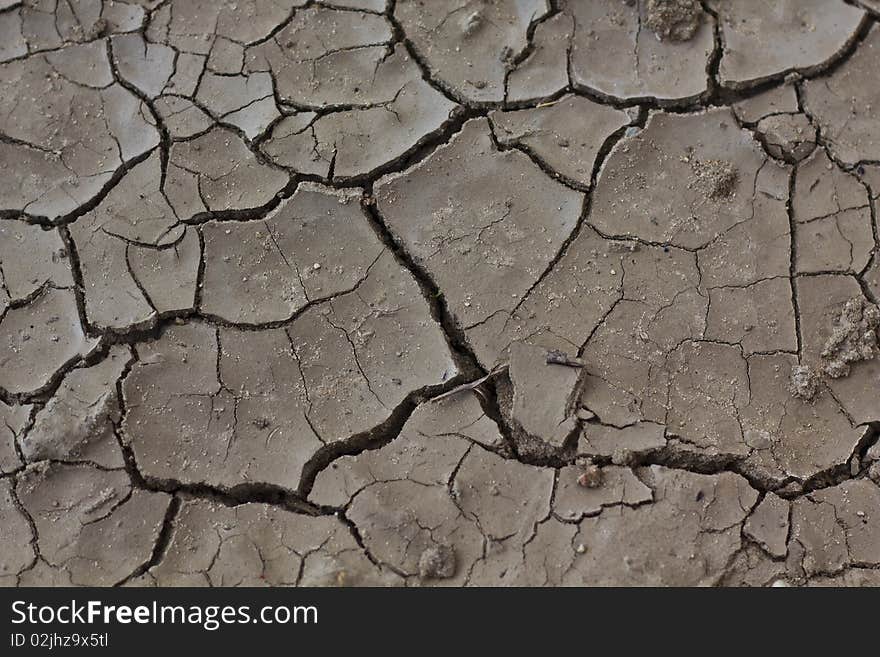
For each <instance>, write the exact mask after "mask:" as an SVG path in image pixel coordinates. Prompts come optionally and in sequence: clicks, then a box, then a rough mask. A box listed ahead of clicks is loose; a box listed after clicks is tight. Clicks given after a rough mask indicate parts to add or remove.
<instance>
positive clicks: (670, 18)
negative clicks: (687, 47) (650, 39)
mask: <svg viewBox="0 0 880 657" xmlns="http://www.w3.org/2000/svg"><path fill="white" fill-rule="evenodd" d="M702 16H703V14H702V12H701V11H700V4H699V3H698V2H697V0H648V20H647V26H648V28H649V29H650V30H651V31H652V32H654V34H656V35H657V38H658V39H659V40H660V41H690V40H691V39H692V38H693V36H694V34H696V32H697V29H698V28H699V27H700V21H701V19H702Z"/></svg>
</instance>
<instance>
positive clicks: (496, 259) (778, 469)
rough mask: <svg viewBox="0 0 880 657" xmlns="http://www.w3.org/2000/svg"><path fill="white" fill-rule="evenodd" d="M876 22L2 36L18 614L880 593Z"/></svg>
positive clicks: (171, 1) (447, 23) (596, 11)
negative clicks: (339, 600)
mask: <svg viewBox="0 0 880 657" xmlns="http://www.w3.org/2000/svg"><path fill="white" fill-rule="evenodd" d="M878 11H880V6H878V4H877V3H876V2H874V1H872V0H863V1H861V2H859V1H851V2H850V1H845V0H778V1H777V2H772V3H756V2H751V0H702V1H698V0H623V1H622V0H590V2H582V1H580V0H555V1H553V2H549V1H548V0H492V1H490V0H443V1H442V2H441V1H437V2H423V1H421V0H398V1H397V2H390V3H389V2H385V1H384V0H358V1H355V0H345V1H335V0H322V1H320V2H305V1H303V0H273V1H271V2H270V1H268V0H265V1H264V0H235V1H232V0H222V1H220V2H216V1H214V0H210V1H209V0H166V1H163V2H157V1H155V0H137V1H135V0H71V1H69V2H63V3H61V2H59V3H35V2H15V1H13V2H0V35H2V38H0V524H2V527H3V531H2V532H0V585H3V586H34V585H51V586H71V585H98V586H113V585H125V586H180V585H183V586H252V585H271V586H507V585H511V586H563V585H566V586H572V585H574V586H594V585H618V586H619V585H663V586H692V585H715V586H734V585H746V586H767V585H776V586H783V585H797V586H801V585H807V586H813V585H816V586H824V585H846V586H857V585H869V586H878V585H880V442H878V437H880V394H878V393H880V358H878V350H880V346H878V330H880V309H878V306H877V303H878V300H880V249H878V240H880V227H878V220H877V217H878V202H880V165H878V162H880V115H878V113H877V111H876V108H877V107H880V67H878V66H877V65H876V62H877V60H878V55H880V25H878V20H880V13H878Z"/></svg>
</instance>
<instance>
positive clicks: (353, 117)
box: [262, 46, 457, 180]
mask: <svg viewBox="0 0 880 657" xmlns="http://www.w3.org/2000/svg"><path fill="white" fill-rule="evenodd" d="M378 66H379V67H380V69H379V70H377V72H376V75H377V76H378V75H380V74H381V75H383V76H385V77H386V78H389V80H391V81H393V86H389V87H388V92H387V93H386V94H384V95H377V96H376V97H374V98H370V99H369V102H368V103H366V104H364V105H363V106H360V107H358V106H356V107H354V108H353V109H344V110H339V111H334V112H329V113H324V114H321V115H320V116H319V115H317V114H315V113H311V112H302V113H298V114H294V115H291V116H286V117H284V118H283V119H282V120H281V121H279V122H278V124H277V125H276V126H275V127H274V129H273V131H272V134H271V135H270V136H269V138H268V139H267V140H266V141H265V143H264V144H263V146H262V149H263V152H265V153H266V155H268V156H269V157H270V158H271V159H272V161H273V162H275V163H276V164H278V165H280V166H283V167H287V168H290V169H293V170H295V171H299V172H302V173H309V174H313V175H319V176H321V177H323V178H327V177H330V176H331V175H332V177H333V178H334V179H339V180H345V179H350V178H356V177H360V176H365V175H368V174H371V173H372V172H374V171H376V170H377V169H380V168H381V167H383V166H385V165H387V164H389V163H391V162H393V161H395V160H397V159H399V158H401V157H403V156H404V155H406V154H407V153H408V152H410V151H411V150H412V149H414V148H415V147H416V146H418V145H419V144H420V143H422V142H423V141H424V140H425V139H427V138H429V137H430V136H431V135H432V134H434V133H436V132H437V131H438V130H440V129H441V128H443V126H445V125H446V122H447V121H448V120H449V118H450V115H451V113H452V112H453V110H454V109H455V108H456V107H457V106H456V105H455V104H454V103H453V102H452V101H450V100H447V98H446V97H445V96H443V94H441V93H439V92H437V91H435V90H434V89H433V88H432V87H431V86H430V85H428V84H427V83H426V82H425V81H424V80H423V79H422V76H421V73H420V71H419V68H418V66H417V65H416V63H415V62H414V61H413V60H412V59H411V58H410V57H409V55H408V54H407V52H406V49H405V48H404V47H403V46H396V47H395V49H394V52H393V53H392V54H390V55H389V56H388V57H387V58H385V59H383V60H382V62H381V63H380V64H378ZM376 135H381V136H382V138H381V139H376Z"/></svg>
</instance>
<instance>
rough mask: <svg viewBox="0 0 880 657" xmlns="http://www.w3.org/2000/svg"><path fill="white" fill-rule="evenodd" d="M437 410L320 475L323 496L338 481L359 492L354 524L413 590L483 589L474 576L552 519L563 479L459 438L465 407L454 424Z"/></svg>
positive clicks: (452, 416)
mask: <svg viewBox="0 0 880 657" xmlns="http://www.w3.org/2000/svg"><path fill="white" fill-rule="evenodd" d="M438 406H439V405H438ZM444 406H445V405H444ZM447 408H448V407H447ZM447 408H444V407H440V411H439V412H442V411H445V410H447ZM437 412H438V411H435V410H434V409H428V410H427V411H426V413H427V414H428V415H427V417H426V414H420V415H419V416H416V415H414V416H413V417H412V418H411V420H410V423H408V425H407V426H406V427H404V433H403V434H402V436H401V437H400V438H399V439H398V440H397V441H395V442H393V443H391V444H390V445H389V446H387V447H385V448H382V449H381V450H379V451H377V452H375V453H370V452H365V453H363V454H361V455H359V456H356V457H343V458H342V459H340V460H339V461H338V462H337V463H336V468H334V469H331V470H324V471H323V472H322V473H321V474H320V475H319V477H318V479H317V481H316V483H315V490H314V491H313V497H315V496H316V495H317V496H318V498H317V499H318V500H320V499H321V496H322V495H326V494H327V493H325V492H323V491H328V490H329V491H332V490H336V489H338V485H337V483H336V482H339V483H343V482H344V483H345V485H346V486H347V487H348V488H347V490H349V491H350V490H352V489H353V488H356V490H354V492H353V494H352V495H351V500H350V501H349V502H348V504H347V505H346V511H345V513H346V517H348V518H349V519H350V520H351V521H352V522H354V523H355V525H356V526H357V528H358V532H359V534H360V536H361V537H362V539H363V541H364V547H365V548H366V549H367V550H368V551H369V553H370V554H371V555H372V557H373V558H374V559H375V560H377V561H378V562H379V563H381V564H385V565H387V566H389V567H392V568H393V569H394V570H395V571H396V572H399V573H401V574H403V575H404V576H405V577H406V578H407V579H408V580H409V582H410V583H412V584H416V583H419V584H422V585H426V584H427V585H443V586H446V585H455V584H458V585H461V584H465V583H470V584H479V581H480V580H479V578H478V576H476V575H472V573H473V572H474V569H475V567H476V568H479V567H480V562H481V561H483V560H492V559H495V558H498V556H497V555H499V553H505V554H506V553H508V552H517V553H518V552H519V551H520V550H521V549H522V545H523V544H524V543H525V542H528V540H529V539H530V537H531V536H532V535H533V533H534V530H535V526H536V523H537V522H539V521H540V520H542V519H545V518H546V517H547V516H548V515H549V513H550V499H551V493H552V489H553V482H554V473H553V470H551V469H548V468H537V467H534V466H528V465H525V464H522V463H519V462H517V461H512V460H507V459H503V458H501V457H499V456H497V455H495V454H494V453H492V452H489V451H486V450H485V449H484V448H483V447H480V446H476V445H474V443H472V442H471V439H470V438H469V437H468V436H467V435H462V434H459V433H457V432H456V430H455V428H454V427H455V426H456V424H458V419H459V414H458V413H456V412H455V409H452V411H451V412H450V413H449V415H448V416H447V417H446V418H445V422H444V419H443V418H442V416H438V415H436V413H437ZM417 413H419V411H417ZM428 421H430V422H431V424H430V425H429V426H430V433H423V432H422V431H421V430H420V427H421V426H424V424H425V423H426V422H428ZM444 423H445V427H446V428H445V430H443V432H442V433H440V434H439V435H438V430H441V429H443V427H444ZM410 427H411V428H410ZM432 434H433V435H432ZM400 443H404V444H400ZM386 454H388V455H389V456H392V458H391V459H387V458H385V455H386ZM394 455H400V457H399V458H398V459H395V458H394ZM380 459H381V462H382V463H383V465H382V466H379V465H378V464H379V462H380ZM385 464H387V465H385ZM332 495H333V497H336V494H335V493H333V494H332ZM485 581H487V582H488V581H491V580H489V579H488V578H487V579H486V580H485Z"/></svg>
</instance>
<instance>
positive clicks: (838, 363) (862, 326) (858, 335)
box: [821, 297, 880, 379]
mask: <svg viewBox="0 0 880 657" xmlns="http://www.w3.org/2000/svg"><path fill="white" fill-rule="evenodd" d="M878 328H880V308H878V307H877V306H876V305H874V304H872V303H870V302H868V301H866V300H865V299H864V298H863V297H853V298H852V299H850V300H849V301H847V302H846V304H845V305H844V307H843V310H842V311H841V313H840V317H838V318H837V321H836V322H835V326H834V329H833V331H832V333H831V337H829V338H828V341H827V342H826V343H825V347H824V348H823V349H822V353H821V356H822V359H823V362H824V368H823V369H824V372H825V374H826V375H828V376H829V377H831V378H832V379H839V378H841V377H844V376H847V375H848V374H849V372H850V366H851V365H852V364H853V363H857V362H860V361H865V360H871V359H873V358H874V357H875V356H876V355H877V349H878V339H877V329H878Z"/></svg>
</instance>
